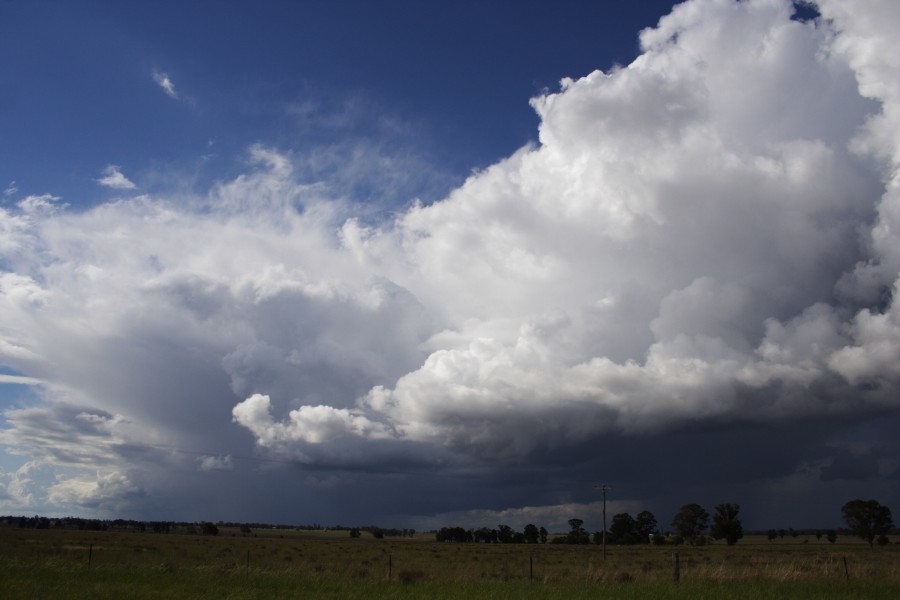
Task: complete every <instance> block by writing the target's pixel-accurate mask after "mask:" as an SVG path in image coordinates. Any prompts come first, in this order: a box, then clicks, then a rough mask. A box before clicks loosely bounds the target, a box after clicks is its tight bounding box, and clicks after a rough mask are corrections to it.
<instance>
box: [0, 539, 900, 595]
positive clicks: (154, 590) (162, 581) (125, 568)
mask: <svg viewBox="0 0 900 600" xmlns="http://www.w3.org/2000/svg"><path fill="white" fill-rule="evenodd" d="M197 531H198V533H191V534H188V533H184V532H181V531H176V532H173V533H168V534H165V533H149V532H144V533H138V532H126V531H77V530H66V529H61V530H57V529H45V530H36V529H19V528H0V597H2V598H5V599H12V598H37V597H40V598H123V597H128V598H296V597H316V598H362V597H366V598H409V597H438V598H457V597H459V598H464V597H465V598H470V597H473V596H475V597H491V598H557V597H558V598H588V597H590V598H598V597H600V598H670V597H671V598H676V597H677V598H684V597H691V598H721V597H728V598H763V597H765V598H768V597H796V598H807V597H808V598H813V597H815V598H873V597H900V544H887V545H883V546H880V547H879V546H875V547H870V546H869V545H868V544H867V543H866V542H865V541H863V540H858V539H855V540H854V539H851V538H849V537H845V538H844V539H843V540H842V541H840V542H839V543H836V544H832V543H829V542H828V541H826V540H824V539H822V540H817V539H816V538H815V537H814V536H802V537H799V538H793V537H788V538H787V539H775V540H769V539H767V537H766V536H753V535H747V536H745V537H744V539H743V540H742V541H741V543H740V544H738V545H734V546H729V545H727V544H726V543H724V542H722V543H714V544H707V545H703V546H651V545H639V546H611V547H609V548H608V557H607V559H606V560H604V559H603V556H602V553H601V549H600V548H599V547H598V546H596V545H593V544H590V545H570V544H508V545H507V544H466V543H450V542H437V541H435V536H434V534H427V533H418V534H416V535H415V536H413V537H408V536H407V537H401V538H394V539H391V538H386V539H376V538H375V537H374V536H372V535H370V534H363V535H362V536H360V537H359V538H353V537H351V536H350V535H349V534H348V532H347V531H294V530H286V529H256V530H253V531H252V532H250V533H247V532H246V531H244V532H243V533H242V532H241V531H240V530H239V529H238V528H227V527H220V528H219V534H218V535H201V534H200V533H199V530H197ZM675 552H678V558H679V567H680V581H679V582H678V583H675V582H674V581H673V558H674V553H675Z"/></svg>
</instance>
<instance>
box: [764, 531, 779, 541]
mask: <svg viewBox="0 0 900 600" xmlns="http://www.w3.org/2000/svg"><path fill="white" fill-rule="evenodd" d="M766 537H767V538H769V541H770V542H771V541H772V540H774V539H775V538H777V537H778V532H777V531H775V530H774V529H770V530H769V531H768V532H767V533H766Z"/></svg>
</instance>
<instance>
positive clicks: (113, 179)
mask: <svg viewBox="0 0 900 600" xmlns="http://www.w3.org/2000/svg"><path fill="white" fill-rule="evenodd" d="M97 183H99V184H100V185H102V186H103V187H108V188H112V189H114V190H133V189H134V188H136V187H137V186H136V185H134V183H133V182H132V181H131V180H130V179H128V178H127V177H125V175H123V174H122V171H120V170H119V167H117V166H116V165H107V167H106V168H105V169H103V177H101V178H100V179H98V180H97Z"/></svg>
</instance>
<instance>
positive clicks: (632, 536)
mask: <svg viewBox="0 0 900 600" xmlns="http://www.w3.org/2000/svg"><path fill="white" fill-rule="evenodd" d="M601 536H602V534H601ZM609 538H610V539H609V541H610V542H611V543H613V544H633V543H637V542H638V541H639V540H640V537H639V536H638V534H637V531H636V530H635V525H634V518H632V516H631V515H629V514H628V513H619V514H617V515H613V518H612V521H611V522H610V524H609ZM601 541H602V539H601Z"/></svg>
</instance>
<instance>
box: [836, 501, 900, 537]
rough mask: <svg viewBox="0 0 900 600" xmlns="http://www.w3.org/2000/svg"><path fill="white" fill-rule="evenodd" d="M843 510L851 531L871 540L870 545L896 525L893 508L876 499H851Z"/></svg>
mask: <svg viewBox="0 0 900 600" xmlns="http://www.w3.org/2000/svg"><path fill="white" fill-rule="evenodd" d="M841 512H842V513H843V515H844V521H845V522H846V523H847V527H848V528H849V529H850V532H851V533H853V535H856V536H858V537H860V538H862V539H864V540H866V541H867V542H869V546H871V545H872V543H873V542H874V540H875V538H876V537H878V536H881V535H886V534H887V533H888V532H889V531H890V530H891V529H892V528H893V527H894V520H893V518H892V517H891V509H889V508H888V507H887V506H884V505H883V504H880V503H879V502H877V501H875V500H859V499H857V500H851V501H850V502H847V503H846V504H844V506H843V507H842V508H841Z"/></svg>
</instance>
